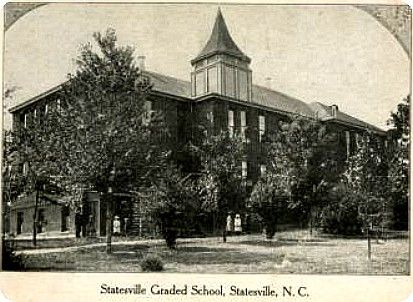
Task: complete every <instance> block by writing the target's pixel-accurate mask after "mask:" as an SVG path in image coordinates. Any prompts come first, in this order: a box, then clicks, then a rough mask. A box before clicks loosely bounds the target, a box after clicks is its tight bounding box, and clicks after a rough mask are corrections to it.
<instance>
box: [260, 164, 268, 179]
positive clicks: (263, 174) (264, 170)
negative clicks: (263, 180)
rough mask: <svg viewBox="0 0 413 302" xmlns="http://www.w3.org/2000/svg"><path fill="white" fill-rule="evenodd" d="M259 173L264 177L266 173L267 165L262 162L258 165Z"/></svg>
mask: <svg viewBox="0 0 413 302" xmlns="http://www.w3.org/2000/svg"><path fill="white" fill-rule="evenodd" d="M260 175H261V177H265V176H266V175H267V166H266V165H264V164H261V165H260Z"/></svg>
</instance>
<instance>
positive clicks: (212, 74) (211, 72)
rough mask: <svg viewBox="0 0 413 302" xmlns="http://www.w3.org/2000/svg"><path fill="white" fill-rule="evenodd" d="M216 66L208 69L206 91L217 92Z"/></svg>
mask: <svg viewBox="0 0 413 302" xmlns="http://www.w3.org/2000/svg"><path fill="white" fill-rule="evenodd" d="M217 78H218V77H217V68H216V67H212V68H209V69H208V92H218V79H217Z"/></svg>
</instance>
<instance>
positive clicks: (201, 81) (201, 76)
mask: <svg viewBox="0 0 413 302" xmlns="http://www.w3.org/2000/svg"><path fill="white" fill-rule="evenodd" d="M195 81H196V84H195V90H196V95H197V96H198V95H202V94H204V93H205V71H203V70H202V71H199V72H197V73H196V79H195Z"/></svg>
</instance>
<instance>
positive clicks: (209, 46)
mask: <svg viewBox="0 0 413 302" xmlns="http://www.w3.org/2000/svg"><path fill="white" fill-rule="evenodd" d="M250 62H251V59H250V58H249V57H248V56H246V55H245V54H244V53H243V52H242V51H241V50H240V49H239V48H238V46H237V45H236V44H235V42H234V40H232V38H231V35H230V34H229V32H228V28H227V26H226V24H225V20H224V17H223V16H222V13H221V9H218V13H217V17H216V19H215V24H214V28H213V30H212V33H211V36H210V38H209V40H208V42H207V43H206V45H205V47H204V48H203V49H202V51H201V52H200V53H199V55H198V56H197V57H196V58H195V59H193V60H192V61H191V65H192V67H193V71H192V73H191V83H192V97H195V98H198V97H201V96H206V95H210V94H217V95H222V96H226V97H230V98H233V99H237V100H242V101H247V102H249V101H251V98H252V95H251V82H252V72H251V69H250V68H249V64H250Z"/></svg>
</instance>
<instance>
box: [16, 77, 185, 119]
mask: <svg viewBox="0 0 413 302" xmlns="http://www.w3.org/2000/svg"><path fill="white" fill-rule="evenodd" d="M65 83H67V81H66V82H64V83H61V84H59V85H57V86H54V87H52V88H50V89H49V90H47V91H45V92H43V93H41V94H39V95H37V96H35V97H32V98H30V99H28V100H27V101H24V102H23V103H21V104H18V105H15V106H13V107H11V108H9V110H8V111H9V112H10V113H14V112H16V111H19V110H22V109H24V108H26V107H27V106H29V105H31V104H34V103H36V102H38V101H40V100H42V99H43V98H45V97H47V96H49V95H51V94H53V93H56V92H58V91H59V90H60V89H61V88H62V86H63V85H64V84H65ZM150 94H155V95H162V96H168V97H170V98H173V99H176V100H178V101H190V100H191V98H190V97H183V96H180V95H175V94H170V93H167V92H163V91H159V90H156V88H155V89H153V90H152V91H151V92H150Z"/></svg>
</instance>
